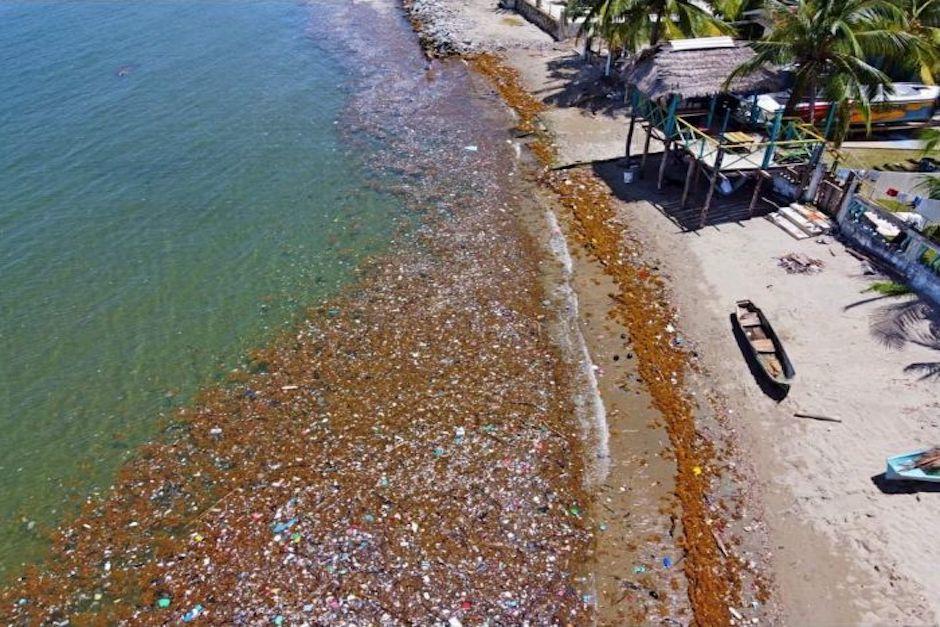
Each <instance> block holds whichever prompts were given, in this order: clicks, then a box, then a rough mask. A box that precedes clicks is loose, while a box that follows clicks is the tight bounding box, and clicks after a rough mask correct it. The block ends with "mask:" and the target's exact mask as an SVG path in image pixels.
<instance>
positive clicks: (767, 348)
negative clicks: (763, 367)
mask: <svg viewBox="0 0 940 627" xmlns="http://www.w3.org/2000/svg"><path fill="white" fill-rule="evenodd" d="M751 346H753V347H754V350H756V351H757V352H758V353H776V352H777V347H776V346H774V343H773V341H771V340H765V339H761V340H751Z"/></svg>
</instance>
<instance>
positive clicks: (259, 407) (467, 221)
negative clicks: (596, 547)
mask: <svg viewBox="0 0 940 627" xmlns="http://www.w3.org/2000/svg"><path fill="white" fill-rule="evenodd" d="M373 10H377V9H376V8H375V7H369V6H360V7H353V8H351V9H349V11H351V13H350V14H349V15H347V16H346V17H347V19H349V20H351V22H350V23H355V24H361V25H363V28H362V29H361V31H362V32H358V33H357V34H356V37H357V38H358V39H357V40H356V41H352V42H350V43H351V45H354V46H360V47H361V48H360V51H361V52H362V54H361V55H360V56H359V58H360V59H361V61H362V62H363V63H366V64H368V63H370V62H374V63H375V64H376V67H377V68H381V69H382V72H379V71H378V70H377V69H376V68H372V70H371V71H372V72H373V76H374V82H373V83H370V84H369V85H368V89H364V90H363V92H362V95H361V98H360V100H359V102H358V103H357V106H358V107H361V108H362V109H363V111H364V115H357V116H354V117H355V119H354V120H352V121H351V122H352V123H353V125H354V129H355V132H356V133H362V134H364V135H363V136H364V137H368V136H369V133H376V135H375V136H376V137H388V138H389V139H388V140H387V141H388V143H387V146H384V147H382V148H379V149H377V151H378V152H377V153H376V155H375V157H376V160H377V161H378V162H379V163H378V170H379V171H380V172H381V171H382V170H383V169H386V168H387V169H389V170H391V171H397V170H396V169H397V168H400V167H407V168H408V169H409V171H410V172H413V173H419V172H420V173H422V177H421V178H420V179H418V178H416V179H415V181H416V182H419V184H417V185H416V184H413V183H414V182H412V181H408V180H407V179H406V180H405V182H404V183H403V184H402V185H401V186H400V190H399V191H400V192H401V193H402V194H403V195H404V196H405V197H407V198H408V199H409V202H410V203H412V204H413V205H414V207H415V208H416V210H417V211H419V212H420V215H422V216H423V219H422V220H421V221H420V224H419V226H418V228H417V231H416V233H415V235H414V237H413V245H408V246H407V247H406V249H405V250H403V251H400V252H397V253H394V252H390V253H389V254H387V255H383V256H382V257H380V258H379V259H378V260H375V261H373V262H371V263H369V264H366V265H365V266H364V267H363V268H362V269H361V271H360V274H361V278H360V280H359V281H358V282H357V283H356V284H355V285H353V286H351V287H349V288H348V289H347V290H346V292H345V293H344V295H342V296H341V297H339V298H336V299H331V300H330V301H329V302H327V303H325V304H323V305H321V306H318V307H316V308H315V309H314V310H312V311H311V313H310V316H309V318H308V319H307V321H305V322H304V323H302V324H301V325H300V326H299V327H298V328H297V329H296V330H295V331H294V332H293V333H291V334H287V335H285V336H284V337H283V338H281V339H280V340H279V341H278V342H276V343H275V344H274V345H272V346H268V347H265V348H263V349H260V350H257V351H255V352H254V353H253V355H252V366H251V368H250V369H249V370H247V371H239V372H233V373H232V375H231V376H230V378H229V381H228V383H227V384H226V385H224V386H220V387H217V388H210V389H208V390H205V391H204V392H203V394H202V395H201V397H200V399H199V400H198V402H197V403H196V404H194V405H193V406H192V407H189V408H187V409H185V410H184V411H183V412H182V413H181V414H180V415H178V416H176V417H175V418H174V420H172V421H171V424H170V426H169V428H168V430H167V432H166V439H165V440H164V441H160V442H155V443H152V444H150V445H147V446H145V447H143V448H142V449H141V450H140V451H139V452H138V454H137V456H136V457H135V458H134V459H133V461H132V462H130V463H129V464H127V465H126V466H125V467H123V468H122V471H121V473H120V475H119V476H118V477H117V478H116V480H115V481H114V484H113V486H112V488H111V489H110V490H104V491H101V492H98V493H96V494H93V495H91V496H89V498H88V499H87V500H86V502H85V504H84V506H83V507H82V512H81V514H80V515H79V516H78V517H77V518H76V519H74V520H71V521H69V522H67V523H65V524H63V526H62V527H61V528H60V529H59V530H58V531H57V532H56V533H55V537H54V538H53V542H52V548H51V550H50V556H49V558H48V559H47V560H46V561H45V562H44V563H43V564H41V565H39V566H33V567H29V568H28V569H27V570H26V572H25V573H24V574H23V575H22V576H21V577H19V578H17V580H16V581H13V582H10V585H8V586H7V587H5V588H4V589H3V590H2V591H0V600H2V604H3V607H4V610H3V613H4V615H6V616H7V617H8V619H9V620H10V621H12V622H18V621H25V622H36V621H42V620H46V621H49V620H52V621H58V620H62V619H65V618H68V619H69V620H72V621H75V622H83V621H110V622H114V621H133V622H140V623H163V622H166V621H177V620H180V619H182V620H184V621H189V620H208V621H210V622H220V621H222V622H238V621H248V622H254V621H272V620H273V621H274V622H275V623H277V624H280V623H281V622H287V623H288V624H290V623H297V624H299V623H303V622H305V621H313V622H319V623H336V622H342V621H356V622H362V621H365V622H380V623H400V624H408V623H415V622H419V623H426V622H433V621H444V622H450V624H451V625H459V624H461V621H469V622H470V623H475V622H479V621H480V620H484V619H486V618H489V619H493V620H498V621H502V622H518V621H521V620H531V621H534V622H537V623H546V622H574V623H581V622H584V621H585V620H589V617H590V616H591V613H592V609H591V608H592V605H593V600H592V592H591V584H590V582H589V581H587V580H586V579H585V578H584V577H583V576H582V575H581V574H580V570H579V569H580V564H583V563H584V561H585V559H586V556H587V555H589V554H590V551H591V546H592V543H593V529H591V522H590V519H589V517H588V516H587V514H586V510H587V507H588V504H587V496H586V493H585V491H584V490H585V483H584V482H585V480H586V479H585V478H586V477H588V476H589V475H590V474H591V472H592V471H591V470H590V468H589V467H590V466H591V465H592V464H593V462H592V461H591V456H590V455H585V453H584V452H583V450H582V448H583V447H585V446H589V445H590V444H589V443H590V441H591V438H594V437H595V436H597V435H598V432H602V431H603V430H604V428H605V427H604V425H603V422H598V421H599V420H600V419H601V415H599V414H597V413H596V409H597V408H596V403H595V402H594V401H593V400H592V397H591V394H590V387H589V386H588V387H586V388H582V387H581V383H579V382H578V378H579V375H576V374H575V373H576V368H577V367H578V365H579V364H580V362H581V357H582V356H583V352H582V353H580V354H578V353H575V354H574V355H572V356H566V355H565V354H564V353H563V352H562V351H563V349H564V346H565V345H564V342H562V341H561V340H562V339H563V338H562V336H563V334H564V333H566V330H567V326H566V321H565V317H564V312H565V311H567V306H568V304H567V303H566V302H565V300H564V298H559V299H558V308H557V310H556V309H553V307H552V306H550V303H549V302H548V301H549V300H550V297H551V295H550V294H549V293H547V292H545V291H543V288H542V285H546V284H544V283H543V281H545V280H546V276H548V275H547V274H546V273H545V272H543V270H549V271H551V270H552V269H553V268H554V269H555V270H557V268H558V267H559V266H563V261H559V260H558V259H556V258H554V257H552V256H551V255H550V251H549V250H548V249H547V248H543V247H541V245H540V244H536V243H535V240H534V239H533V238H531V237H530V235H529V234H527V231H526V230H525V229H523V228H522V226H521V225H520V223H519V215H517V214H516V213H515V211H510V210H508V208H509V207H516V206H521V205H525V204H526V203H525V202H524V201H522V200H520V199H522V198H525V197H526V196H527V195H528V193H529V191H530V187H529V186H528V183H527V182H526V181H525V180H524V176H523V175H522V174H523V170H522V169H521V166H513V167H511V168H509V169H508V170H507V169H506V167H505V162H506V158H507V157H508V158H509V159H511V160H512V159H514V156H513V153H512V147H511V146H508V145H507V143H506V137H505V135H504V131H503V129H504V128H505V123H506V118H505V113H504V112H503V111H502V110H501V109H497V108H489V107H488V106H484V103H480V102H479V100H480V99H486V94H478V93H476V92H475V91H474V88H473V84H474V80H475V79H474V78H473V76H472V75H471V74H469V72H468V71H467V70H466V69H465V68H463V67H461V64H460V63H459V62H453V63H450V64H444V65H441V66H437V67H434V68H425V67H424V64H423V61H421V60H420V53H419V52H418V49H417V48H416V47H414V44H413V43H412V41H411V39H410V31H406V30H405V25H404V24H403V25H402V31H403V32H407V34H408V35H409V38H408V39H407V41H406V40H405V39H404V38H401V37H399V35H398V34H397V33H395V32H391V33H389V32H385V33H381V32H372V30H378V31H380V30H381V29H383V28H386V29H387V24H385V23H384V22H381V21H380V20H371V21H370V17H372V14H370V13H369V12H370V11H373ZM394 19H396V20H397V19H399V17H398V16H396V17H395V18H394ZM365 25H368V26H365ZM396 28H397V26H396ZM370 29H372V30H370ZM407 46H412V48H413V50H410V51H409V50H408V49H407ZM383 58H384V59H389V60H392V59H393V60H394V61H389V62H388V63H386V64H385V65H381V62H382V59H383ZM386 71H391V72H395V73H396V78H397V79H398V81H397V82H395V83H394V84H389V83H388V81H387V80H386V76H385V74H384V73H385V72H386ZM380 74H381V76H379V75H380ZM408 82H410V84H412V85H414V87H415V88H414V89H411V90H404V91H403V84H406V83H408ZM468 93H469V94H470V95H471V100H475V102H471V103H467V102H465V96H464V94H468ZM455 96H456V97H455ZM390 97H391V98H390ZM396 97H397V98H402V99H405V100H407V106H408V107H411V108H412V110H414V109H417V111H418V112H419V113H411V114H410V115H409V117H407V118H402V117H386V115H387V114H392V115H393V116H394V113H395V112H396V111H397V109H395V107H396V106H398V104H397V103H395V102H392V98H396ZM481 97H482V98H481ZM416 100H417V102H415V101H416ZM421 112H423V113H421ZM468 112H470V113H473V114H474V115H468ZM390 120H395V122H394V123H395V124H400V125H401V128H400V129H399V128H396V129H395V130H396V132H395V133H390V132H389V131H390V128H391V127H389V124H390ZM455 120H457V121H460V120H466V122H465V123H463V124H456V125H455V123H454V121H455ZM444 125H446V132H447V133H449V135H448V134H445V128H444ZM419 130H420V131H421V133H420V134H419V133H418V132H417V131H419ZM383 133H385V135H383ZM422 134H423V135H427V136H429V137H431V138H437V140H440V141H437V140H435V142H433V143H432V145H431V146H430V147H427V146H425V145H424V144H423V142H422V141H419V140H417V139H416V138H419V137H421V136H422ZM471 142H472V143H471ZM470 147H472V149H471V148H470ZM405 156H408V157H410V161H406V160H404V159H403V157H405ZM396 157H398V158H396ZM405 164H406V165H405ZM470 171H472V172H474V177H471V178H469V179H468V178H463V177H464V175H465V174H466V173H467V172H470ZM453 175H457V176H460V177H461V178H460V179H459V180H460V182H461V184H460V185H459V186H458V185H455V183H456V180H457V179H453V178H452V176H453ZM517 200H519V205H517V204H516V201H517ZM528 211H529V212H530V215H532V216H537V218H538V219H540V220H544V215H543V214H542V213H541V209H540V207H538V206H535V205H531V206H530V207H529V209H528ZM538 231H539V232H541V233H544V232H545V231H546V229H545V226H544V222H543V224H542V226H541V228H540V229H538ZM547 285H555V284H554V283H552V282H551V281H549V283H548V284H547ZM556 311H557V314H556V313H555V312H556ZM573 338H574V341H573V342H572V343H571V344H570V346H572V347H573V348H578V346H579V342H578V338H577V336H576V335H575V336H573ZM582 339H583V338H582ZM589 374H590V373H589ZM585 379H586V381H587V382H588V383H589V382H590V376H588V377H586V378H585ZM579 394H583V396H582V399H583V405H584V408H585V410H584V412H583V414H582V417H583V418H585V419H590V421H589V422H586V423H583V424H577V423H575V422H574V421H572V420H571V417H572V416H573V415H577V412H576V406H575V403H576V402H577V398H578V395H579Z"/></svg>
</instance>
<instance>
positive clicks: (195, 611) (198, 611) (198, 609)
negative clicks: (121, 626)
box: [183, 603, 205, 623]
mask: <svg viewBox="0 0 940 627" xmlns="http://www.w3.org/2000/svg"><path fill="white" fill-rule="evenodd" d="M204 611H205V609H204V608H203V607H202V606H201V605H199V604H198V603H197V604H196V605H194V606H193V608H192V609H191V610H189V611H188V612H186V613H185V614H183V622H184V623H191V622H193V621H194V620H196V619H197V618H199V617H200V616H201V615H202V613H203V612H204Z"/></svg>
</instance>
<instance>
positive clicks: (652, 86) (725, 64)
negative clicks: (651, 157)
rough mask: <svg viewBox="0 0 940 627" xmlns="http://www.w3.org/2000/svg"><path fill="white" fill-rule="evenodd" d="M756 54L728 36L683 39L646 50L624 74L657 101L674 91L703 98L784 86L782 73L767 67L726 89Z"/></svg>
mask: <svg viewBox="0 0 940 627" xmlns="http://www.w3.org/2000/svg"><path fill="white" fill-rule="evenodd" d="M753 56H754V51H753V50H751V48H750V47H748V45H747V44H746V43H745V42H742V41H732V40H731V39H730V38H728V37H707V38H702V39H679V40H676V41H670V42H666V43H662V44H658V45H656V46H654V47H652V48H647V49H646V50H643V51H642V52H640V53H639V54H637V55H636V56H635V57H634V58H633V60H632V61H631V62H630V63H628V64H627V67H626V68H625V69H624V73H623V75H624V79H625V80H626V82H627V84H628V85H632V86H634V87H636V88H637V89H639V90H640V91H641V92H643V93H644V94H646V96H647V97H648V98H651V99H653V100H658V99H659V98H661V97H663V96H668V95H670V94H679V95H680V96H682V97H683V98H699V97H703V96H711V95H713V94H718V93H722V92H725V91H730V92H732V93H736V94H752V93H762V92H772V91H780V90H781V89H783V88H784V86H785V85H784V76H783V74H782V72H779V71H771V70H767V69H761V70H758V71H757V72H755V73H753V74H751V75H749V76H745V77H742V78H738V79H736V80H735V81H734V82H733V83H732V84H731V86H730V89H725V81H726V80H727V79H728V76H729V75H730V74H731V72H732V71H733V70H734V69H735V68H736V67H738V66H739V65H741V64H742V63H744V62H745V61H747V60H748V59H750V58H751V57H753Z"/></svg>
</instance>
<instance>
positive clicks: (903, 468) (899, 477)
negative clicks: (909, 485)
mask: <svg viewBox="0 0 940 627" xmlns="http://www.w3.org/2000/svg"><path fill="white" fill-rule="evenodd" d="M932 450H933V449H923V450H920V451H916V452H914V453H905V454H903V455H895V456H894V457H889V458H888V469H887V470H886V471H885V479H889V480H892V481H930V482H932V483H940V469H938V470H926V471H925V470H924V469H923V468H917V466H916V464H917V460H918V459H919V458H920V456H921V455H923V454H924V453H926V452H928V451H932Z"/></svg>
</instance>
